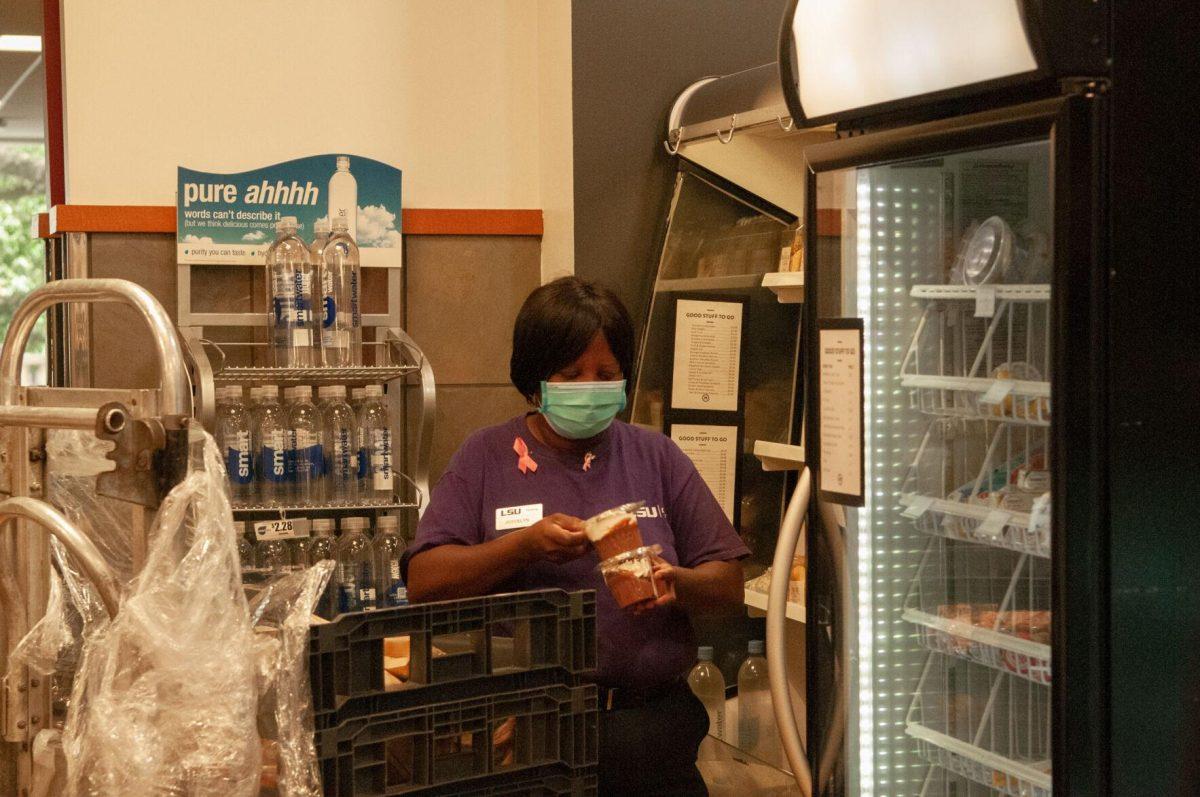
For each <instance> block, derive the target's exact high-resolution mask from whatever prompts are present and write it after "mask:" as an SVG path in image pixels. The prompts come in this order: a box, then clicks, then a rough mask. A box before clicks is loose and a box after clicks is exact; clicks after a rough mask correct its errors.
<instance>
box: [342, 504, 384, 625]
mask: <svg viewBox="0 0 1200 797" xmlns="http://www.w3.org/2000/svg"><path fill="white" fill-rule="evenodd" d="M369 526H370V523H369V521H368V520H367V518H365V517H348V518H343V519H342V536H341V537H340V538H339V539H338V541H337V547H336V548H335V549H334V556H335V557H336V558H337V569H336V570H335V571H334V572H335V575H336V576H337V611H338V612H339V613H343V612H360V611H368V610H371V609H374V608H375V607H376V600H375V551H374V549H373V548H372V546H371V540H370V539H369V538H368V537H367V528H368V527H369Z"/></svg>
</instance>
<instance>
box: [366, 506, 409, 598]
mask: <svg viewBox="0 0 1200 797" xmlns="http://www.w3.org/2000/svg"><path fill="white" fill-rule="evenodd" d="M399 529H400V522H399V519H398V518H396V516H395V515H384V516H383V517H381V518H379V520H377V521H376V522H375V540H374V545H375V567H376V571H375V598H376V600H377V601H378V602H379V608H381V609H382V608H384V607H385V606H403V605H404V604H406V603H408V590H407V589H406V588H405V586H404V580H403V579H402V578H401V577H400V558H401V557H402V556H404V549H405V545H404V540H403V539H402V538H401V537H400V531H399Z"/></svg>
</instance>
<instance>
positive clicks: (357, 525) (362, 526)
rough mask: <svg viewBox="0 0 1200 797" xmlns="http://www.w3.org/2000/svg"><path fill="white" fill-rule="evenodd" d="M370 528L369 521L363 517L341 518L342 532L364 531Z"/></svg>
mask: <svg viewBox="0 0 1200 797" xmlns="http://www.w3.org/2000/svg"><path fill="white" fill-rule="evenodd" d="M370 527H371V519H370V518H365V517H344V518H342V531H366V530H367V529H369V528H370Z"/></svg>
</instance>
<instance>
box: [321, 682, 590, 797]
mask: <svg viewBox="0 0 1200 797" xmlns="http://www.w3.org/2000/svg"><path fill="white" fill-rule="evenodd" d="M598 724H599V706H598V701H597V691H596V687H595V686H594V685H591V684H587V685H583V686H564V685H561V684H555V685H551V686H543V687H538V688H535V689H525V690H521V691H518V692H504V693H497V694H491V695H487V696H485V697H476V698H471V699H468V700H459V701H454V702H449V703H439V704H435V705H425V706H417V707H412V708H406V709H402V710H400V711H393V712H387V713H383V714H376V715H372V716H368V717H357V718H354V719H350V720H346V721H344V722H342V723H340V724H339V725H338V726H337V727H334V728H328V729H325V730H318V731H317V733H316V745H317V758H318V759H319V761H320V766H321V778H322V782H323V784H324V790H325V794H326V795H328V796H329V797H383V795H397V794H406V795H407V794H421V795H435V794H496V795H501V794H513V793H524V792H522V791H521V787H520V783H521V782H522V780H525V779H530V778H542V779H545V780H546V782H547V783H549V782H553V783H555V784H557V786H555V788H564V789H575V788H576V787H577V782H578V776H580V775H581V774H588V773H590V772H591V769H590V768H593V767H594V766H595V765H596V763H597V760H598V756H599V750H598V745H599V739H598V734H599V727H598ZM555 777H557V778H558V779H559V780H554V778H555ZM543 786H544V784H541V785H540V786H539V788H541V787H543ZM506 788H507V789H509V790H508V791H504V790H503V789H506ZM513 788H517V789H518V791H517V792H513V791H512V789H513ZM579 788H583V786H579ZM535 793H543V794H560V793H561V794H575V793H580V794H586V793H588V792H586V791H581V792H575V791H570V790H568V791H559V792H554V791H542V792H535Z"/></svg>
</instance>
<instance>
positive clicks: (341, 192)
mask: <svg viewBox="0 0 1200 797" xmlns="http://www.w3.org/2000/svg"><path fill="white" fill-rule="evenodd" d="M339 218H340V219H343V220H345V222H346V225H347V227H348V228H349V230H350V235H351V236H353V237H354V239H355V240H358V180H356V179H354V175H353V174H351V173H350V158H349V157H348V156H346V155H339V156H338V158H337V171H336V172H334V173H333V176H332V177H330V178H329V222H330V224H332V223H333V221H334V219H339Z"/></svg>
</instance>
